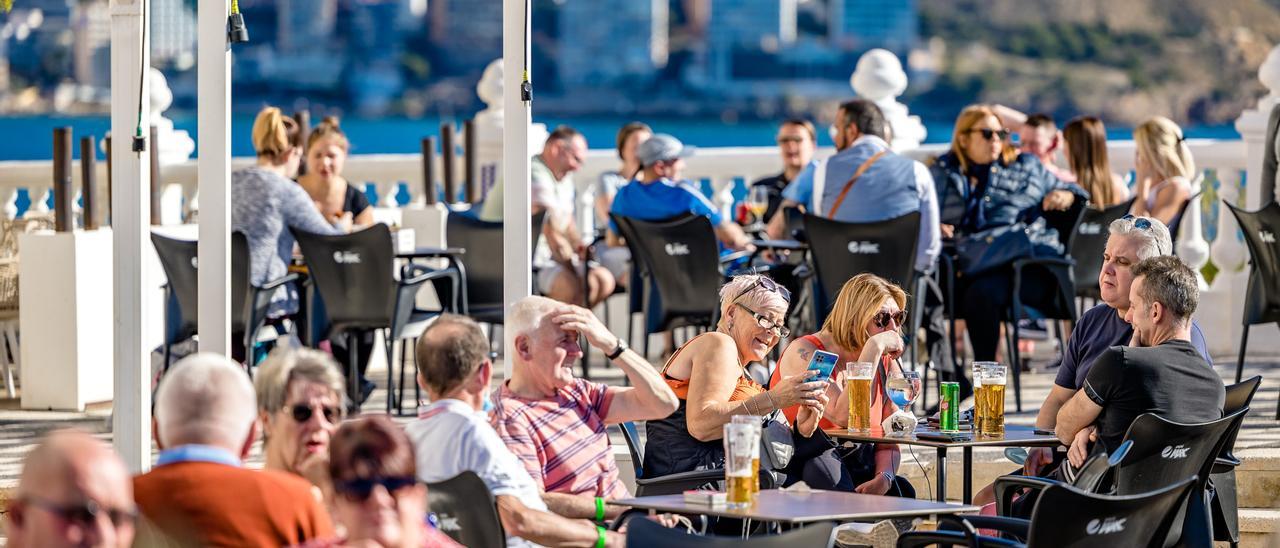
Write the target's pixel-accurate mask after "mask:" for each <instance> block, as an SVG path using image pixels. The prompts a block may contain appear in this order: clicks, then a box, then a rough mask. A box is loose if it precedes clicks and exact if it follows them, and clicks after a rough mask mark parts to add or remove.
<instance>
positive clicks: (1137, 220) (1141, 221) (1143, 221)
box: [1120, 214, 1151, 230]
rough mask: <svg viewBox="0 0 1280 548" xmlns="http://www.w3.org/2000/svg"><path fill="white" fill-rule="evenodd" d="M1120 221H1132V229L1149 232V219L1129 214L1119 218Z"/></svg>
mask: <svg viewBox="0 0 1280 548" xmlns="http://www.w3.org/2000/svg"><path fill="white" fill-rule="evenodd" d="M1120 220H1121V221H1133V227H1134V228H1136V229H1138V230H1151V219H1148V218H1146V217H1135V216H1133V215H1132V214H1129V215H1125V216H1124V217H1121V218H1120Z"/></svg>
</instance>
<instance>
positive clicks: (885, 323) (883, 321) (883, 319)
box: [871, 310, 907, 329]
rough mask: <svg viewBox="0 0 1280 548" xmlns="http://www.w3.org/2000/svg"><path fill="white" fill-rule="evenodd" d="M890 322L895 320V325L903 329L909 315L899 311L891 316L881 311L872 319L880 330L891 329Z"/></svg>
mask: <svg viewBox="0 0 1280 548" xmlns="http://www.w3.org/2000/svg"><path fill="white" fill-rule="evenodd" d="M889 320H893V323H894V324H895V325H897V326H899V327H901V326H902V322H905V321H907V313H906V312H904V311H902V310H899V311H897V312H894V313H892V314H890V313H888V312H885V311H883V310H881V311H880V312H876V315H875V316H872V317H871V321H872V323H875V324H876V327H877V328H879V329H884V328H886V327H889Z"/></svg>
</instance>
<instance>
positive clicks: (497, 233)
mask: <svg viewBox="0 0 1280 548" xmlns="http://www.w3.org/2000/svg"><path fill="white" fill-rule="evenodd" d="M545 215H546V212H539V213H538V214H536V215H534V216H533V217H532V221H531V225H530V237H531V239H532V242H531V244H532V245H531V249H534V250H536V249H537V247H538V240H539V238H540V237H541V235H542V222H543V218H544V217H545ZM445 241H446V242H448V244H449V246H450V247H458V248H462V249H465V250H467V252H466V254H465V255H463V256H461V257H454V258H452V259H451V262H450V267H451V268H456V269H457V270H458V271H460V272H461V273H462V279H463V284H462V289H461V291H462V294H461V297H462V298H461V299H458V300H459V302H461V307H462V311H461V312H462V314H464V315H467V316H471V317H472V318H473V319H475V320H476V321H478V322H482V323H487V324H490V325H502V319H503V315H504V314H503V309H502V306H503V300H502V249H503V244H502V223H501V222H489V221H481V220H480V219H477V218H475V217H471V216H468V215H463V214H460V213H450V214H449V218H448V220H447V221H446V223H445ZM432 283H433V284H434V285H435V289H436V293H437V294H439V295H441V296H442V297H441V298H442V299H443V298H451V297H450V296H451V295H452V293H451V291H452V289H451V287H450V286H447V285H445V284H443V283H442V282H432ZM491 336H492V330H491Z"/></svg>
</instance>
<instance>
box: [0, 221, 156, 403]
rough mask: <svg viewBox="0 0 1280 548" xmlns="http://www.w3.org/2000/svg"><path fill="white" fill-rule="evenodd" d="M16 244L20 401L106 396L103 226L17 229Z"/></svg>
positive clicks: (108, 246)
mask: <svg viewBox="0 0 1280 548" xmlns="http://www.w3.org/2000/svg"><path fill="white" fill-rule="evenodd" d="M19 246H20V247H19V248H20V249H21V250H22V256H21V261H20V262H19V276H20V285H19V288H20V289H19V303H20V304H19V306H20V310H21V312H20V321H21V326H22V327H21V329H22V345H21V347H22V408H23V409H59V410H74V411H83V410H84V408H85V404H88V403H93V402H101V401H108V400H111V399H112V382H113V376H112V375H113V370H112V359H111V356H113V355H114V351H113V345H114V341H115V337H114V328H115V326H114V316H113V303H112V288H113V287H114V286H113V285H112V276H113V269H112V267H111V265H112V257H111V250H112V240H111V231H110V230H96V231H76V232H63V233H54V232H37V233H31V234H22V235H20V236H19ZM135 328H136V327H135Z"/></svg>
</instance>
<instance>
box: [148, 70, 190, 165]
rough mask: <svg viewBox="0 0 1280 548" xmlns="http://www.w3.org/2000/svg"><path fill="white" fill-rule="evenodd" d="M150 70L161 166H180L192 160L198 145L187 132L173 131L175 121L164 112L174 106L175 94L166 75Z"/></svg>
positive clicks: (149, 89)
mask: <svg viewBox="0 0 1280 548" xmlns="http://www.w3.org/2000/svg"><path fill="white" fill-rule="evenodd" d="M149 70H150V72H149V73H148V78H147V80H148V82H149V84H148V87H147V91H148V92H149V93H150V95H151V124H152V125H154V126H156V141H157V142H158V144H159V146H160V164H161V165H171V164H180V163H182V162H185V161H187V160H190V159H191V153H192V152H195V150H196V143H195V141H193V140H191V135H190V134H188V133H187V131H186V130H176V129H173V120H170V119H168V118H165V117H164V114H163V112H164V111H165V110H167V109H168V108H169V105H171V104H173V92H171V91H169V82H168V80H165V77H164V73H162V72H160V71H159V70H156V69H155V68H154V67H153V68H151V69H149Z"/></svg>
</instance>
